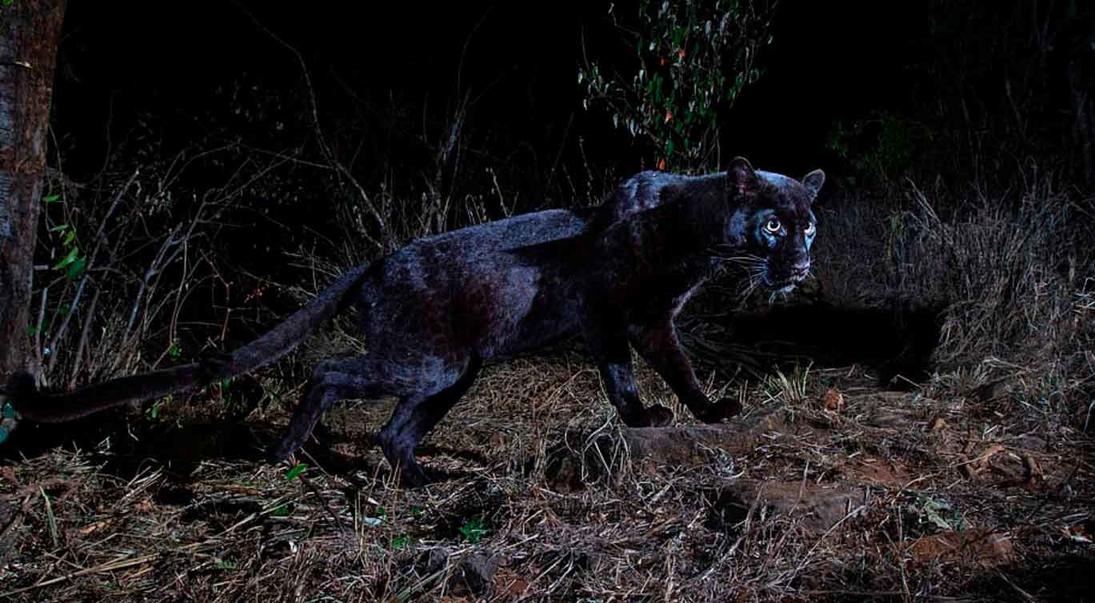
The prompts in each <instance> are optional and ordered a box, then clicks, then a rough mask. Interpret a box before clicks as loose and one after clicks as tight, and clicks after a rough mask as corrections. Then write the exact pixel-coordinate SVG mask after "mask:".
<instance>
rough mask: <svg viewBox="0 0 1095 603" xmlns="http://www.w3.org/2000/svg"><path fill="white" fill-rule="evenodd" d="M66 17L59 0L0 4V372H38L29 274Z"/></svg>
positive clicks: (21, 0) (62, 2)
mask: <svg viewBox="0 0 1095 603" xmlns="http://www.w3.org/2000/svg"><path fill="white" fill-rule="evenodd" d="M5 4H6V3H5ZM64 14H65V0H14V1H13V2H11V3H10V4H6V5H0V375H10V374H11V373H12V372H14V371H19V370H29V371H31V372H35V369H36V367H34V366H33V365H32V362H33V360H32V359H33V355H32V354H31V353H30V338H29V337H28V327H29V326H30V324H31V320H30V292H31V278H32V271H33V268H34V246H35V238H36V235H37V228H38V208H39V205H40V199H39V198H40V196H41V193H42V174H43V172H44V170H45V163H46V146H47V145H46V128H47V126H48V124H49V108H50V95H51V93H52V91H53V71H54V65H55V61H56V57H57V43H58V40H59V37H60V33H61V22H62V20H63V19H64Z"/></svg>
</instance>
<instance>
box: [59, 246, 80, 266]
mask: <svg viewBox="0 0 1095 603" xmlns="http://www.w3.org/2000/svg"><path fill="white" fill-rule="evenodd" d="M78 257H80V248H79V247H73V248H72V249H69V250H68V254H66V255H65V257H63V258H61V261H59V262H57V263H56V264H54V265H53V269H54V270H61V269H62V268H64V267H65V266H68V265H69V264H71V263H73V262H75V261H76V258H78Z"/></svg>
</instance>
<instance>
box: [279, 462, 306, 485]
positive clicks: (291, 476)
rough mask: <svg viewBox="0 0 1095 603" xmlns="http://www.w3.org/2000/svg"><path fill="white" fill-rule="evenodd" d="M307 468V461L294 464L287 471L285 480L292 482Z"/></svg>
mask: <svg viewBox="0 0 1095 603" xmlns="http://www.w3.org/2000/svg"><path fill="white" fill-rule="evenodd" d="M307 469H308V465H307V464H306V463H297V464H296V465H293V467H292V468H291V469H289V470H288V471H286V472H285V481H287V482H291V481H293V480H295V479H296V478H298V477H300V476H301V474H303V473H304V471H305V470H307Z"/></svg>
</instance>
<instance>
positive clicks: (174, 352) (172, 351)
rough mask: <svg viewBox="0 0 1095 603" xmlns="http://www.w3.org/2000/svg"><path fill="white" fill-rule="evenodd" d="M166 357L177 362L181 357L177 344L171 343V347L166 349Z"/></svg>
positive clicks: (179, 346)
mask: <svg viewBox="0 0 1095 603" xmlns="http://www.w3.org/2000/svg"><path fill="white" fill-rule="evenodd" d="M167 355H168V356H170V357H171V359H172V360H178V359H179V358H180V357H181V356H182V346H181V345H179V342H177V341H172V342H171V347H169V348H167Z"/></svg>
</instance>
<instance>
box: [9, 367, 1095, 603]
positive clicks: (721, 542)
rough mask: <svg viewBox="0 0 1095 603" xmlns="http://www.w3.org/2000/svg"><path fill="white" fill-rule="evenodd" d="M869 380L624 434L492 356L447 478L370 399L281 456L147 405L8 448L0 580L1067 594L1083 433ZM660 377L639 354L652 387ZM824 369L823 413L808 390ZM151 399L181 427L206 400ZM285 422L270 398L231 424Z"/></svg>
mask: <svg viewBox="0 0 1095 603" xmlns="http://www.w3.org/2000/svg"><path fill="white" fill-rule="evenodd" d="M870 382H871V381H870V379H868V378H867V376H866V375H864V374H862V373H861V372H859V371H856V370H841V371H836V370H828V371H808V370H799V371H798V372H797V373H795V374H784V375H782V376H776V377H773V378H772V379H770V380H768V381H766V382H759V383H756V384H754V385H752V386H747V387H745V388H743V389H742V395H743V397H744V398H745V399H746V401H747V402H748V407H747V408H748V413H747V416H746V417H745V418H743V419H742V420H741V421H740V422H741V424H742V425H746V426H749V427H746V428H744V429H746V431H741V430H740V429H737V430H735V429H734V428H733V427H724V428H719V430H721V432H722V433H724V434H725V435H723V436H720V435H718V434H719V433H720V431H719V430H716V432H715V433H714V435H713V436H712V435H711V434H710V433H707V432H703V431H702V430H701V431H696V430H694V429H691V428H687V429H683V430H680V431H677V432H674V434H675V435H673V436H672V438H671V439H672V440H673V441H674V442H675V443H674V444H673V445H670V446H668V447H666V448H662V447H658V446H655V447H653V448H641V449H640V448H636V446H638V444H636V443H635V442H636V441H637V440H635V439H634V438H635V434H636V433H639V432H633V431H630V430H627V429H626V428H623V427H621V426H620V425H619V424H618V423H617V422H616V420H615V419H614V418H613V417H612V413H611V412H610V411H609V407H608V405H607V402H606V401H604V400H603V397H602V395H601V393H600V390H599V386H598V383H597V378H596V376H595V374H594V373H593V372H592V371H591V370H590V368H589V367H588V366H587V365H585V363H584V362H582V361H581V360H580V359H579V358H577V357H575V356H572V355H569V354H562V355H557V356H553V357H550V358H546V359H539V360H519V361H516V362H514V363H511V364H507V365H502V366H498V367H494V368H493V369H491V370H488V371H487V374H486V375H485V377H484V379H483V380H482V381H481V382H480V383H479V384H478V385H477V387H476V389H475V390H474V391H473V392H472V393H471V394H470V395H469V398H468V399H467V400H466V402H465V403H463V404H461V405H460V406H459V407H458V408H457V409H456V410H455V411H454V412H453V413H452V414H451V415H450V417H449V418H447V419H446V420H445V421H444V422H443V424H442V425H441V426H440V427H439V429H438V431H437V432H436V433H435V435H434V436H432V437H431V438H429V439H428V440H427V442H426V443H425V446H424V450H423V456H424V458H425V461H426V463H427V464H428V465H429V466H430V467H432V468H434V469H438V470H443V471H447V472H448V473H449V478H448V479H447V480H445V481H442V482H440V483H437V484H435V485H432V486H430V487H428V488H425V489H420V490H411V491H407V490H400V489H398V488H395V487H393V486H392V484H391V480H390V475H389V473H388V469H387V467H386V465H385V463H384V462H383V460H382V458H381V456H380V455H379V453H378V452H377V451H376V450H375V449H374V448H373V447H372V446H371V440H370V437H369V432H370V430H371V429H373V428H375V427H376V426H377V425H378V424H379V421H380V420H381V419H382V418H383V415H384V414H385V411H386V410H387V408H388V405H386V404H360V405H350V406H347V407H345V408H341V409H339V410H338V411H337V412H335V413H333V414H332V416H331V417H330V418H329V421H328V426H329V428H330V431H331V433H332V436H331V441H330V442H328V443H327V445H326V446H319V447H316V448H313V449H312V451H313V453H314V455H315V456H314V457H313V456H306V457H305V458H304V459H303V460H304V462H306V463H307V464H308V465H309V468H308V469H307V470H306V471H305V472H304V474H303V475H302V477H300V478H297V479H293V480H287V479H286V475H287V470H286V469H287V468H286V467H284V466H281V467H275V466H269V465H265V464H263V463H261V462H258V461H251V460H245V459H246V457H247V455H246V454H242V455H240V454H236V455H224V454H217V453H214V454H207V455H204V456H203V455H202V454H201V453H200V452H199V453H196V454H195V451H194V450H192V449H191V450H187V449H185V448H182V449H172V448H171V447H170V446H168V445H166V444H165V442H163V441H155V437H154V434H153V431H151V430H148V431H145V430H142V429H141V427H140V426H141V425H142V424H144V423H147V421H140V422H138V423H137V425H136V427H133V428H132V429H133V430H134V432H133V433H132V434H124V433H121V432H119V433H115V434H113V436H112V437H135V438H137V439H138V440H142V441H143V443H142V444H141V450H142V451H143V453H142V454H140V455H133V454H126V455H119V454H117V453H115V452H114V451H113V450H112V446H111V443H110V442H104V443H103V444H101V445H100V446H98V447H95V446H88V447H87V448H84V449H83V450H72V449H65V448H54V449H50V450H47V451H45V452H44V453H42V454H39V455H37V456H33V457H31V458H27V459H24V460H19V461H11V462H6V463H5V464H4V466H3V468H2V471H3V493H2V497H0V522H2V524H0V526H2V527H0V539H2V542H3V550H4V553H3V557H2V560H0V563H2V565H0V567H2V570H0V571H2V573H0V598H11V599H18V600H73V599H79V600H86V599H88V598H92V599H97V600H100V599H134V598H142V599H151V600H168V599H170V600H177V599H187V600H202V601H217V600H224V601H233V600H240V599H247V600H254V599H268V600H279V601H280V600H292V601H306V600H317V599H323V600H362V601H370V600H389V601H396V600H451V601H458V600H467V601H471V600H488V601H511V600H586V601H590V600H600V601H620V600H704V601H726V600H743V601H747V600H776V599H779V600H818V599H830V600H835V599H846V598H849V597H854V598H882V599H891V598H893V599H909V600H911V599H912V598H914V597H917V598H918V597H922V596H925V595H926V596H935V597H949V596H961V597H964V598H966V599H967V600H969V599H985V600H998V598H1004V599H1016V600H1019V599H1024V600H1025V597H1024V595H1022V594H1021V593H1027V594H1029V595H1030V596H1032V597H1035V598H1042V597H1047V598H1054V597H1069V596H1075V594H1076V593H1077V592H1078V591H1075V590H1069V589H1070V588H1071V587H1070V586H1069V585H1068V584H1066V583H1063V582H1062V581H1061V580H1060V579H1058V578H1055V576H1057V574H1055V573H1054V572H1058V571H1076V572H1081V571H1082V570H1087V571H1090V569H1091V567H1092V563H1093V562H1095V561H1093V558H1092V549H1091V544H1090V540H1089V538H1090V536H1091V535H1092V534H1091V529H1092V520H1093V518H1092V516H1091V511H1090V505H1089V503H1090V501H1091V500H1092V498H1091V497H1092V496H1093V495H1095V490H1093V489H1092V484H1093V483H1095V482H1093V481H1092V479H1091V478H1092V477H1093V475H1092V471H1093V469H1095V467H1093V466H1092V464H1091V458H1092V457H1091V452H1092V449H1091V446H1090V443H1089V441H1088V440H1086V439H1084V438H1081V437H1080V436H1079V434H1077V433H1076V432H1075V431H1072V430H1068V429H1062V428H1049V427H1047V428H1045V429H1042V430H1036V431H1028V430H1021V429H1018V428H1017V426H1016V424H1015V423H1014V422H1013V421H1011V420H1009V418H1008V416H1007V414H1006V413H1003V412H999V410H998V409H999V408H1001V407H1000V406H999V405H996V404H986V403H984V402H978V401H975V400H968V399H952V400H936V399H929V398H926V397H924V396H923V395H922V394H919V393H885V392H878V391H876V390H875V388H874V387H872V386H870V385H869V384H870ZM660 387H661V386H660V385H657V384H656V383H654V380H653V378H652V376H651V375H649V374H648V373H644V388H645V389H647V390H648V394H649V395H650V396H653V397H658V396H659V395H660V394H659V392H660ZM830 389H833V390H836V391H839V392H840V395H841V396H842V397H843V399H844V404H843V406H842V408H841V410H839V411H829V410H826V409H825V408H824V406H823V404H822V403H821V402H820V401H819V400H820V399H821V397H822V395H823V394H824V393H825V392H826V391H828V390H830ZM678 412H679V409H678ZM195 415H196V416H195ZM163 416H165V417H169V418H170V420H171V421H174V422H176V423H179V424H181V425H184V426H185V425H186V424H188V423H191V422H200V421H201V420H202V408H201V405H199V406H198V407H196V409H188V408H186V407H182V406H181V405H179V406H178V407H176V408H174V409H172V408H165V412H164V415H163ZM680 416H681V418H682V420H684V421H685V422H687V419H684V416H683V415H680ZM283 420H284V417H283V416H282V415H281V413H280V412H279V411H277V410H276V409H267V411H256V412H254V413H252V415H251V416H249V417H248V418H247V419H246V421H245V425H246V426H248V427H249V428H251V429H253V430H254V431H255V432H257V433H260V434H267V433H270V423H280V422H281V421H283ZM646 431H649V430H646ZM703 433H707V435H705V436H703V438H701V439H703V441H702V443H701V444H700V445H697V447H696V448H695V450H698V451H699V452H695V451H694V452H693V453H690V454H689V455H685V456H679V455H677V456H674V455H675V454H676V453H674V452H673V446H676V445H682V444H688V443H689V441H690V439H691V438H699V437H700V435H702V434H703ZM746 436H748V437H746ZM696 441H699V440H696ZM328 446H329V452H328ZM180 451H182V452H181V453H180ZM666 451H668V452H666ZM665 455H668V456H665ZM241 457H242V458H241ZM568 467H569V468H570V469H569V470H568ZM758 484H759V485H758ZM833 493H836V494H839V495H840V496H841V497H840V498H838V500H839V502H840V504H839V505H837V506H836V507H834V505H833V504H831V503H830V502H827V501H829V500H830V498H832V496H833ZM826 497H829V498H826ZM1085 539H1087V540H1085Z"/></svg>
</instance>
